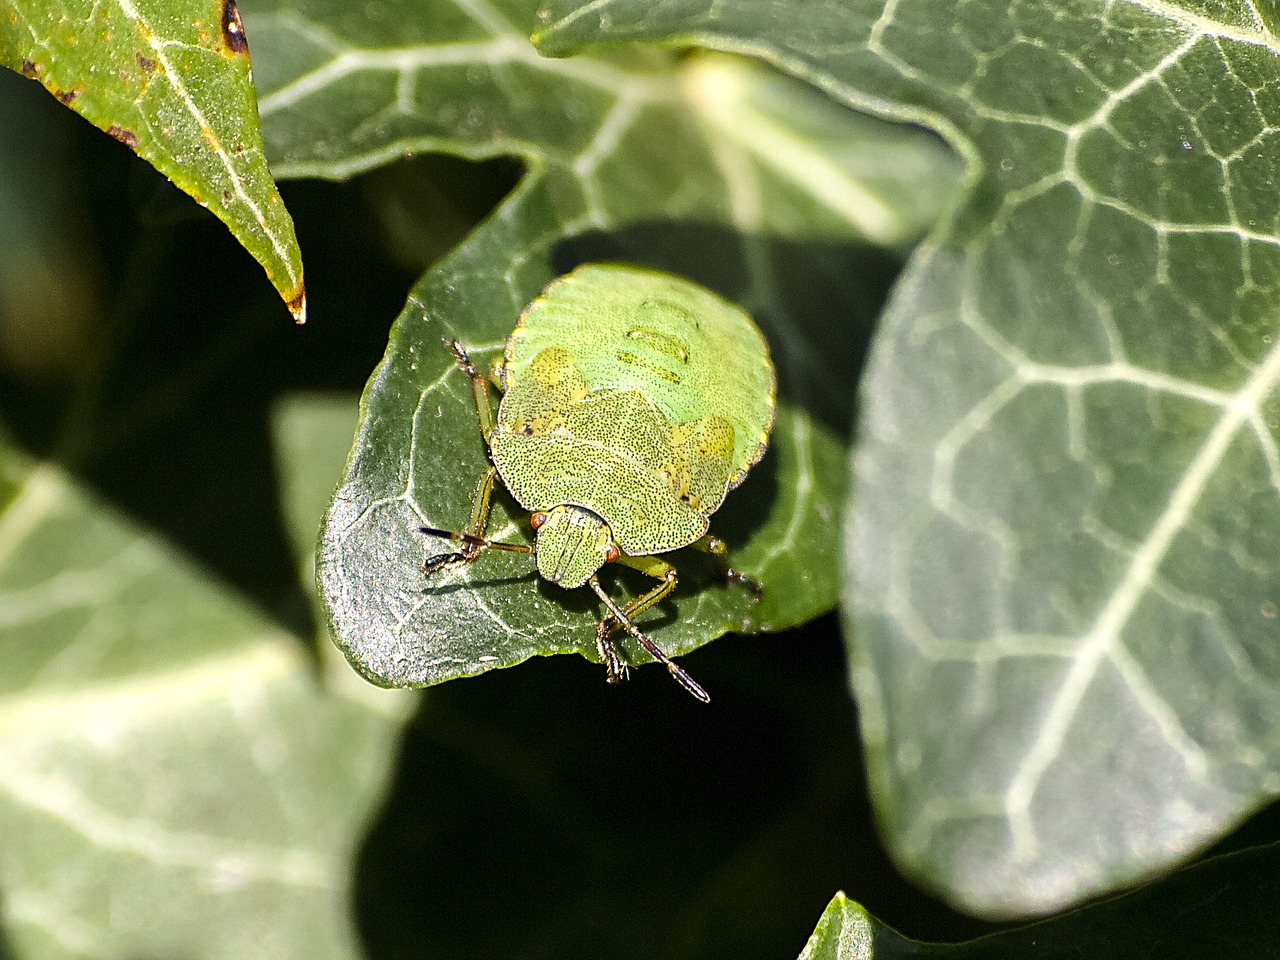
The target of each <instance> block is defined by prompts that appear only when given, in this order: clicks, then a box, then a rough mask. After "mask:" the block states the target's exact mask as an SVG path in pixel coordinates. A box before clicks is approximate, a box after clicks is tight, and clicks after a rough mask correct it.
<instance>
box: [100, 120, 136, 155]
mask: <svg viewBox="0 0 1280 960" xmlns="http://www.w3.org/2000/svg"><path fill="white" fill-rule="evenodd" d="M107 133H109V134H111V136H113V137H115V138H116V139H117V140H119V141H120V142H121V143H123V144H124V145H125V146H126V147H128V148H129V149H130V150H137V149H138V135H137V134H136V133H134V132H133V131H132V130H126V129H125V128H124V127H122V126H120V124H118V123H113V124H112V125H111V126H109V127H107Z"/></svg>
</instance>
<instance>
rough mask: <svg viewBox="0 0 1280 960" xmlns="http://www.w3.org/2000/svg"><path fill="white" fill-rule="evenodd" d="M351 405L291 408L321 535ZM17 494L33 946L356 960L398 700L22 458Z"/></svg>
mask: <svg viewBox="0 0 1280 960" xmlns="http://www.w3.org/2000/svg"><path fill="white" fill-rule="evenodd" d="M350 411H351V407H350V404H348V406H347V412H346V415H345V416H340V417H335V416H334V415H333V413H332V412H331V410H326V409H319V410H316V409H314V407H313V408H312V409H311V410H305V409H301V410H300V409H298V408H296V407H295V408H293V409H292V410H291V414H290V415H287V416H284V417H282V421H281V422H282V426H283V432H284V433H285V439H284V440H283V441H282V447H283V448H284V449H285V450H289V449H296V448H297V447H298V446H299V438H305V440H306V443H307V448H308V457H306V458H302V459H292V458H290V459H286V460H284V461H283V462H284V464H285V467H286V472H288V473H289V474H290V475H291V476H293V477H294V479H293V481H292V483H291V484H290V486H291V488H292V489H294V490H295V491H297V495H296V496H295V497H294V500H293V506H294V508H295V510H296V512H297V513H298V514H299V515H309V516H310V518H311V520H310V524H311V525H314V523H315V519H316V518H317V517H318V516H319V515H320V511H321V509H322V505H323V496H319V497H318V496H316V495H315V493H314V492H313V493H312V494H311V495H310V496H307V495H306V493H305V491H307V490H310V491H318V490H320V489H321V484H320V483H318V482H317V480H318V478H320V477H322V476H324V477H327V478H328V482H331V481H332V477H333V475H334V473H335V471H336V467H337V465H338V464H339V463H340V462H341V456H342V448H343V447H344V446H345V442H346V441H345V438H346V436H349V431H350V424H351V419H352V418H351V412H350ZM325 424H328V427H326V426H325ZM335 428H337V429H335ZM335 439H336V440H337V443H336V444H335V443H334V441H335ZM326 450H327V451H329V452H328V453H327V455H326V453H325V451H326ZM308 501H309V503H308ZM0 503H2V504H3V508H2V509H0V611H3V612H2V613H0V621H3V630H0V655H2V656H3V659H4V663H5V669H4V671H3V673H2V674H0V846H3V848H4V851H5V864H6V868H5V871H4V875H3V880H2V881H0V899H2V902H3V904H4V912H5V916H6V921H7V936H8V940H9V943H10V944H11V946H12V947H13V949H14V951H15V953H16V954H17V955H20V956H23V957H67V956H83V955H92V956H170V955H173V954H174V951H175V950H176V951H177V952H178V953H179V954H183V953H189V952H190V951H191V950H192V949H197V952H198V953H199V954H200V955H201V956H207V957H227V958H232V957H245V956H255V957H303V956H306V957H332V958H355V957H358V956H360V955H361V953H360V950H359V947H358V944H357V941H356V938H355V935H354V929H353V927H352V926H351V922H350V906H349V904H350V901H351V892H350V889H349V887H350V883H351V870H350V858H351V856H352V851H353V849H354V846H355V843H356V840H357V838H358V837H359V835H360V831H361V830H362V828H363V824H364V822H365V820H366V818H367V816H368V813H369V808H370V806H371V804H372V803H373V802H374V801H375V800H376V798H377V795H378V793H379V792H380V790H381V786H382V783H383V780H384V777H385V776H386V772H387V767H388V764H389V762H390V752H391V749H392V748H393V746H394V737H395V734H396V732H397V731H398V728H399V723H400V719H401V717H402V715H403V712H404V707H405V704H404V702H403V700H401V699H400V698H397V697H395V696H392V695H390V694H387V693H385V692H382V691H373V690H370V688H368V687H367V685H364V684H360V683H358V682H354V678H352V677H351V675H350V672H349V671H347V670H346V669H345V667H342V668H341V669H337V670H328V671H325V672H324V673H323V674H322V676H317V669H316V664H315V663H314V662H313V659H312V657H311V656H310V655H309V654H308V652H307V650H306V648H305V646H304V645H302V644H300V643H299V640H298V638H297V637H294V636H292V635H290V634H287V633H284V632H282V631H281V630H280V629H279V628H278V627H277V626H275V625H274V624H272V623H271V622H270V621H268V620H266V619H264V618H263V616H262V615H261V614H260V613H259V612H258V611H257V610H256V609H255V608H253V607H251V606H250V605H249V604H247V603H246V602H245V601H244V600H242V599H239V598H238V597H237V596H236V595H235V594H233V593H232V592H231V591H229V590H228V589H227V588H226V587H225V586H222V585H220V584H218V583H216V582H215V581H213V580H211V579H209V578H208V577H207V576H206V575H204V574H203V573H201V572H200V571H199V570H197V569H195V568H194V567H193V566H192V564H191V563H190V561H188V560H186V559H185V558H183V557H182V556H180V555H179V554H177V553H176V551H175V550H174V549H173V548H172V546H170V545H168V544H167V543H166V542H165V541H163V540H161V539H159V538H158V537H156V536H155V535H154V534H150V533H148V532H147V531H145V530H142V529H140V528H138V527H137V526H136V524H134V523H132V522H131V521H129V520H128V519H126V518H124V517H123V516H121V515H120V514H118V513H117V512H115V511H114V510H113V509H111V508H109V507H107V506H106V505H105V504H103V503H102V502H101V501H100V500H98V499H97V498H96V497H93V496H90V495H88V494H87V493H85V492H84V491H83V490H82V489H80V488H79V487H78V486H77V485H76V484H75V483H74V482H73V481H72V480H71V479H70V478H69V477H68V476H67V475H66V474H65V473H63V472H62V471H61V470H60V469H59V468H57V467H55V466H53V465H50V464H47V463H39V462H33V461H30V460H28V459H26V458H25V457H23V456H21V455H19V454H18V453H16V452H15V451H14V450H13V449H12V448H10V447H7V446H6V447H0ZM335 659H336V658H335ZM197 945H198V947H197Z"/></svg>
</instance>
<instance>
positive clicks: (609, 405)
mask: <svg viewBox="0 0 1280 960" xmlns="http://www.w3.org/2000/svg"><path fill="white" fill-rule="evenodd" d="M448 345H449V348H450V349H451V350H452V351H453V354H454V356H455V357H456V359H457V361H458V364H459V365H460V366H461V367H462V369H463V370H464V371H465V372H466V374H467V376H468V377H469V378H470V380H471V388H472V392H473V393H474V395H475V402H476V409H477V411H478V412H479V417H480V430H481V432H482V434H483V435H484V439H485V442H486V443H487V444H488V447H489V456H490V459H491V461H492V464H493V465H492V466H491V467H490V468H489V469H488V470H486V471H485V473H484V475H483V476H482V477H481V479H480V484H479V487H478V488H477V490H476V497H475V502H474V505H473V506H472V510H471V519H470V521H469V522H468V524H467V527H466V530H465V532H463V533H453V532H450V531H446V530H439V529H436V528H434V527H423V528H422V531H423V532H424V533H428V534H432V535H433V536H437V537H446V538H449V539H451V540H453V541H454V542H455V543H457V544H458V545H459V546H458V549H457V551H456V552H454V553H447V554H442V555H441V556H437V557H432V558H431V559H429V560H427V561H426V563H424V564H423V570H424V571H426V572H427V573H432V572H434V571H436V570H440V569H441V568H443V567H447V566H451V565H456V564H465V563H470V562H471V561H472V560H474V559H475V558H476V557H477V556H479V554H480V553H481V552H482V551H483V550H485V549H498V550H514V551H520V552H527V553H534V554H535V555H536V558H537V564H538V572H539V573H540V574H541V575H542V576H543V577H545V578H546V579H547V580H550V581H551V582H552V583H555V584H559V585H560V586H561V587H564V588H566V589H571V588H575V587H581V586H583V585H584V584H585V585H587V586H589V587H590V588H591V589H592V590H593V591H595V593H596V595H597V596H599V597H600V599H601V600H602V601H603V602H604V605H605V607H606V608H607V609H608V611H609V612H608V615H607V616H606V617H605V618H604V619H603V620H602V621H601V622H600V624H599V626H598V627H597V629H596V645H597V648H598V650H599V653H600V658H601V660H602V661H603V662H604V664H605V667H606V668H607V670H608V680H609V682H610V683H613V682H616V681H618V680H620V679H622V678H623V677H624V676H626V666H625V665H624V664H623V663H622V661H621V659H620V658H619V656H618V652H617V650H616V648H615V647H614V644H613V642H612V640H611V636H612V634H613V633H614V632H615V631H616V630H618V629H623V630H625V631H626V632H628V633H630V634H631V635H632V636H633V637H635V639H636V640H637V641H638V642H639V643H640V644H641V645H642V646H643V647H644V649H645V650H647V651H648V652H649V654H650V655H651V656H652V657H653V658H654V659H656V660H659V661H661V662H662V663H663V664H665V665H666V667H667V670H669V671H670V672H671V675H672V676H674V677H675V678H676V679H677V680H678V681H679V682H680V683H681V684H682V685H683V686H684V688H685V689H686V690H688V691H689V692H690V693H692V694H693V695H694V696H695V697H697V698H698V699H700V700H704V701H705V700H708V699H709V698H708V696H707V694H706V691H704V690H703V689H702V687H700V686H699V685H698V684H697V683H695V682H694V680H693V678H692V677H690V676H689V675H688V674H687V673H686V672H685V671H684V670H683V669H681V668H680V667H679V666H678V665H677V664H675V663H673V662H672V661H671V659H670V658H669V657H667V655H666V654H664V653H663V652H662V651H661V650H660V649H659V648H658V646H657V644H655V643H654V642H653V640H651V639H650V638H649V637H648V636H646V635H645V634H644V633H643V632H642V631H641V630H640V629H639V628H637V627H636V625H635V619H636V617H638V616H639V615H640V614H641V613H643V612H644V611H645V610H647V609H649V608H650V607H651V606H653V605H654V604H655V603H657V602H658V601H660V600H661V599H662V598H663V597H665V596H667V595H668V594H669V593H670V592H671V591H672V590H674V589H675V586H676V570H675V567H673V566H672V565H671V564H669V563H667V562H666V561H665V560H662V559H660V558H659V557H657V556H655V554H659V553H666V552H668V551H671V550H676V549H678V548H680V547H686V546H694V547H697V548H700V549H702V550H705V551H707V552H709V553H711V554H712V555H714V556H715V557H716V558H717V560H718V561H719V562H720V564H721V567H722V569H723V571H724V573H725V575H726V576H727V577H729V578H730V579H731V580H735V581H737V582H739V583H741V584H743V585H744V586H746V587H748V588H749V589H751V590H752V591H753V592H755V593H756V595H757V596H758V595H759V587H758V586H756V584H754V583H753V582H752V581H751V580H749V579H748V578H747V577H745V576H743V575H742V574H740V573H738V572H736V571H734V570H733V569H732V568H731V567H730V566H729V563H728V560H727V555H726V552H725V547H724V544H723V543H722V542H721V541H720V540H718V539H717V538H715V537H713V536H711V535H710V534H708V532H707V531H708V527H709V520H710V517H711V514H713V513H715V512H716V510H717V509H719V507H720V504H722V503H723V502H724V498H725V496H726V495H727V494H728V492H729V491H730V490H732V489H733V488H734V487H736V486H737V485H738V484H740V483H741V482H742V481H743V479H744V478H745V477H746V475H747V471H748V470H749V469H751V467H752V466H753V465H754V464H755V463H756V462H757V461H759V459H760V458H761V456H763V455H764V452H765V448H766V447H767V446H768V443H769V430H770V428H771V427H772V425H773V413H774V400H775V392H776V391H775V378H774V372H773V363H772V361H771V360H770V358H769V347H768V345H767V344H766V343H765V340H764V337H763V336H762V335H761V334H760V331H759V329H757V327H756V325H755V324H754V323H753V322H752V320H751V318H750V317H749V316H747V314H746V313H745V312H743V311H742V309H741V308H739V307H737V306H734V305H733V304H731V303H728V302H726V301H725V300H723V299H721V298H720V297H718V296H716V295H715V294H714V293H712V292H711V291H709V290H707V289H705V288H703V287H701V286H698V285H697V284H695V283H691V282H690V281H688V280H682V279H680V278H678V277H673V276H670V275H669V274H665V273H658V272H656V271H653V270H642V269H638V268H636V267H629V266H622V265H613V264H608V265H606V264H589V265H587V266H583V267H579V268H578V269H577V270H574V271H573V272H572V273H570V274H568V275H566V276H564V277H561V278H560V279H558V280H556V281H555V282H553V283H552V284H551V285H550V286H549V287H547V289H546V290H545V291H544V292H543V294H542V295H541V296H540V297H538V299H537V300H535V301H534V302H533V303H531V304H530V305H529V306H528V307H527V308H526V309H525V311H524V313H523V314H522V315H521V317H520V322H519V323H518V324H517V325H516V328H515V330H514V331H513V332H512V334H511V336H510V337H509V338H508V339H507V344H506V350H505V352H504V354H503V357H502V359H501V360H500V361H499V362H498V363H497V364H496V365H495V368H494V380H495V382H496V383H497V384H498V386H499V387H500V388H501V389H502V391H503V394H502V402H501V404H500V405H499V407H498V413H497V417H496V418H495V416H494V414H493V407H492V404H491V400H490V393H489V381H488V379H487V378H486V377H485V376H484V375H483V374H481V373H480V372H479V370H477V368H476V366H475V364H473V363H472V362H471V358H470V357H469V356H468V355H467V351H466V349H465V348H464V347H463V345H462V344H461V343H459V342H458V341H456V340H454V341H448ZM495 477H501V478H502V482H503V483H505V484H506V486H507V489H508V490H510V491H511V495H512V496H513V497H515V499H516V501H517V502H518V503H519V504H520V505H521V506H522V507H524V508H525V509H526V510H529V511H530V512H531V513H532V516H531V518H530V523H531V525H532V526H533V529H534V530H536V531H537V536H536V541H535V544H534V545H532V546H530V545H528V544H513V543H498V542H494V541H492V540H487V539H485V535H484V534H485V526H486V523H487V521H488V517H489V506H490V502H491V496H492V493H493V483H494V478H495ZM611 562H618V563H621V564H623V565H625V566H628V567H631V568H633V569H636V570H639V571H641V572H642V573H644V574H647V575H648V576H651V577H653V578H654V579H655V580H657V581H658V584H657V586H655V587H653V589H651V590H649V591H648V592H647V593H644V594H642V595H641V596H639V597H637V598H635V599H633V600H631V601H630V602H629V603H626V604H624V605H621V606H620V605H618V604H617V603H616V602H615V601H614V600H613V599H612V598H611V597H610V596H609V595H608V593H607V592H606V591H605V590H604V589H603V588H602V587H601V585H600V581H599V579H598V576H597V574H598V571H599V570H600V568H601V567H602V566H603V565H604V564H606V563H611Z"/></svg>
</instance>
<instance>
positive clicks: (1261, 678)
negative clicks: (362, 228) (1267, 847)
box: [542, 0, 1280, 915]
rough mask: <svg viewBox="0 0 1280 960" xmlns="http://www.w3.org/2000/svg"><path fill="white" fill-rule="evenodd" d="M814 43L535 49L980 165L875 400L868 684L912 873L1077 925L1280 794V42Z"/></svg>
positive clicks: (863, 528)
mask: <svg viewBox="0 0 1280 960" xmlns="http://www.w3.org/2000/svg"><path fill="white" fill-rule="evenodd" d="M804 9H805V14H804V15H803V16H801V15H798V13H797V12H796V10H795V9H794V8H788V7H785V6H783V5H780V4H776V3H772V2H766V0H755V2H742V3H736V4H731V5H721V4H713V3H689V4H680V5H661V6H658V7H655V6H654V5H653V4H650V3H643V2H637V0H613V2H597V3H591V4H586V5H581V4H576V3H567V2H560V0H557V2H554V3H552V4H551V7H550V9H549V13H548V18H547V26H546V27H545V28H544V33H543V41H542V42H543V48H544V49H548V50H555V51H557V52H561V51H566V50H569V49H573V48H575V47H577V46H581V45H584V44H588V43H598V42H600V41H601V40H603V39H608V40H611V41H617V40H637V39H640V40H643V39H663V40H670V39H672V38H685V39H688V38H696V39H697V40H698V42H700V43H705V44H708V45H711V46H720V47H726V48H732V49H742V48H749V49H752V50H754V51H757V52H759V53H760V54H761V55H762V56H765V57H767V58H769V59H772V60H774V61H776V62H778V63H781V64H785V65H786V66H787V68H788V69H790V70H793V71H794V72H795V73H797V74H799V75H801V76H804V77H806V78H808V79H810V80H812V81H813V82H814V83H816V84H818V85H820V86H822V87H823V88H824V89H826V90H828V91H830V92H831V93H832V94H833V95H834V96H836V97H837V98H839V99H842V100H843V101H845V102H847V103H849V104H852V105H856V106H864V107H870V108H874V109H877V110H879V111H881V112H884V113H887V114H890V115H895V116H899V117H902V118H904V119H911V120H915V121H921V122H925V123H927V124H929V125H931V126H933V127H934V128H935V129H937V130H939V131H942V132H945V133H946V134H947V136H948V137H949V139H950V140H951V141H952V142H953V143H954V144H955V145H956V146H957V148H958V149H959V150H960V151H961V153H962V154H963V155H964V156H965V157H966V158H967V160H968V163H969V176H968V181H967V189H966V191H965V194H964V199H963V201H962V203H961V204H960V205H959V206H958V207H957V209H956V210H955V215H954V217H952V218H951V219H950V220H949V221H948V222H947V223H946V224H945V225H944V226H942V227H941V228H939V229H938V230H937V231H936V232H935V233H934V235H933V236H932V237H931V240H930V242H929V243H927V244H926V246H925V247H924V248H923V249H922V250H921V251H920V252H919V254H918V256H917V257H916V259H915V261H914V263H913V264H912V266H911V268H910V271H909V273H908V275H907V276H906V277H904V278H903V281H902V283H901V285H900V287H899V289H898V291H897V294H896V296H895V298H894V300H893V302H892V304H891V306H890V309H889V311H888V313H887V315H886V317H885V319H884V322H883V326H882V328H881V330H880V332H879V334H878V336H877V344H876V348H875V352H874V355H873V359H872V362H871V365H870V368H869V371H868V375H867V377H866V379H865V381H864V383H863V389H862V398H863V400H862V407H861V412H860V413H861V426H860V429H859V433H858V436H859V447H858V451H857V455H856V458H855V460H854V464H855V469H854V478H855V483H856V490H855V495H854V498H853V500H852V504H851V508H850V513H849V518H848V524H847V528H846V537H847V540H846V559H847V566H848V570H849V574H850V579H849V582H848V585H847V588H846V591H845V600H846V603H847V610H848V639H849V648H850V651H851V656H852V658H853V685H854V689H855V691H856V694H857V697H858V703H859V708H860V716H861V722H862V728H863V737H864V741H865V743H866V744H867V748H868V751H869V763H870V769H871V779H872V784H873V789H874V792H875V794H876V797H877V802H878V805H879V810H880V816H881V820H882V823H883V826H884V828H885V830H886V833H887V835H888V839H889V842H890V844H891V845H892V847H893V849H894V850H895V852H896V855H897V857H898V860H899V862H900V863H901V865H902V866H903V868H904V869H905V870H907V871H908V872H909V873H910V874H911V875H913V876H915V877H917V878H919V879H921V880H922V881H924V882H926V883H928V884H929V885H931V886H932V887H934V888H935V889H938V890H940V891H942V892H943V893H944V894H945V895H946V896H947V897H948V898H949V899H950V900H951V901H952V902H954V903H957V904H959V905H961V906H963V907H964V908H966V909H969V910H972V911H975V912H978V913H983V914H988V915H1011V914H1019V913H1028V912H1039V911H1047V910H1052V909H1056V908H1059V907H1062V906H1063V905H1065V904H1069V903H1072V902H1074V901H1077V900H1079V899H1081V898H1083V897H1086V896H1090V895H1093V894H1096V893H1098V892H1099V891H1102V890H1106V889H1108V888H1110V887H1113V886H1115V885H1118V884H1125V883H1131V882H1133V881H1135V880H1137V879H1139V878H1142V877H1144V876H1147V875H1149V874H1150V873H1151V872H1153V871H1158V870H1161V869H1164V868H1167V866H1168V865H1169V864H1170V863H1171V862H1173V861H1176V860H1177V859H1178V858H1181V857H1185V856H1187V855H1188V854H1190V853H1192V852H1193V851H1195V850H1197V849H1199V848H1201V847H1203V846H1204V845H1206V844H1207V843H1209V842H1210V841H1212V840H1213V838H1214V837H1215V836H1217V835H1218V834H1220V833H1222V832H1223V831H1224V830H1226V829H1228V828H1230V827H1231V826H1233V825H1234V824H1235V823H1237V822H1238V821H1239V820H1240V819H1241V818H1242V817H1243V816H1245V815H1246V814H1247V813H1248V812H1249V811H1251V810H1253V809H1255V808H1257V807H1258V806H1259V805H1260V804H1262V803H1264V802H1265V801H1267V800H1269V799H1271V798H1272V797H1274V796H1275V794H1276V790H1277V785H1278V784H1280V736H1278V733H1280V656H1277V651H1280V643H1277V640H1278V638H1280V627H1278V625H1277V621H1276V618H1277V609H1278V607H1277V603H1278V602H1280V588H1278V587H1277V584H1278V583H1280V498H1278V497H1277V491H1278V488H1280V446H1278V444H1277V423H1278V422H1280V420H1278V418H1277V410H1280V402H1278V400H1277V390H1276V388H1277V382H1278V378H1280V347H1278V346H1277V345H1276V343H1275V339H1276V325H1277V319H1276V318H1277V313H1276V307H1275V303H1276V292H1277V276H1280V206H1277V201H1276V193H1275V189H1274V182H1275V176H1274V171H1275V169H1276V168H1277V164H1280V153H1277V137H1276V134H1275V127H1276V118H1277V106H1276V101H1275V97H1274V94H1273V78H1274V76H1275V75H1276V71H1277V68H1278V67H1280V61H1277V57H1276V49H1275V42H1274V36H1273V30H1272V27H1273V24H1272V23H1271V21H1269V20H1267V19H1265V17H1264V15H1263V14H1258V13H1257V12H1256V11H1254V10H1253V9H1252V8H1240V9H1239V10H1237V9H1236V8H1228V7H1222V6H1215V5H1212V4H1194V3H1193V4H1184V5H1181V6H1176V5H1175V6H1162V7H1159V8H1146V7H1141V6H1134V5H1128V6H1123V5H1122V6H1118V7H1117V6H1114V5H1107V4H1103V3H1096V4H1085V5H1084V6H1077V7H1073V8H1072V9H1071V10H1070V11H1066V10H1063V9H1051V8H1050V7H1047V6H1043V5H1030V6H1016V5H1015V6H1013V7H1010V6H1009V5H1007V4H997V3H987V4H981V3H980V4H969V5H966V6H965V7H964V8H963V9H962V10H959V11H957V8H956V7H955V6H954V5H952V4H945V3H940V2H937V0H904V2H899V3H895V4H892V5H887V6H884V7H883V8H881V7H880V6H875V7H862V8H857V9H854V8H850V7H849V6H848V5H846V4H811V5H806V7H805V8H804ZM783 11H786V15H783Z"/></svg>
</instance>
